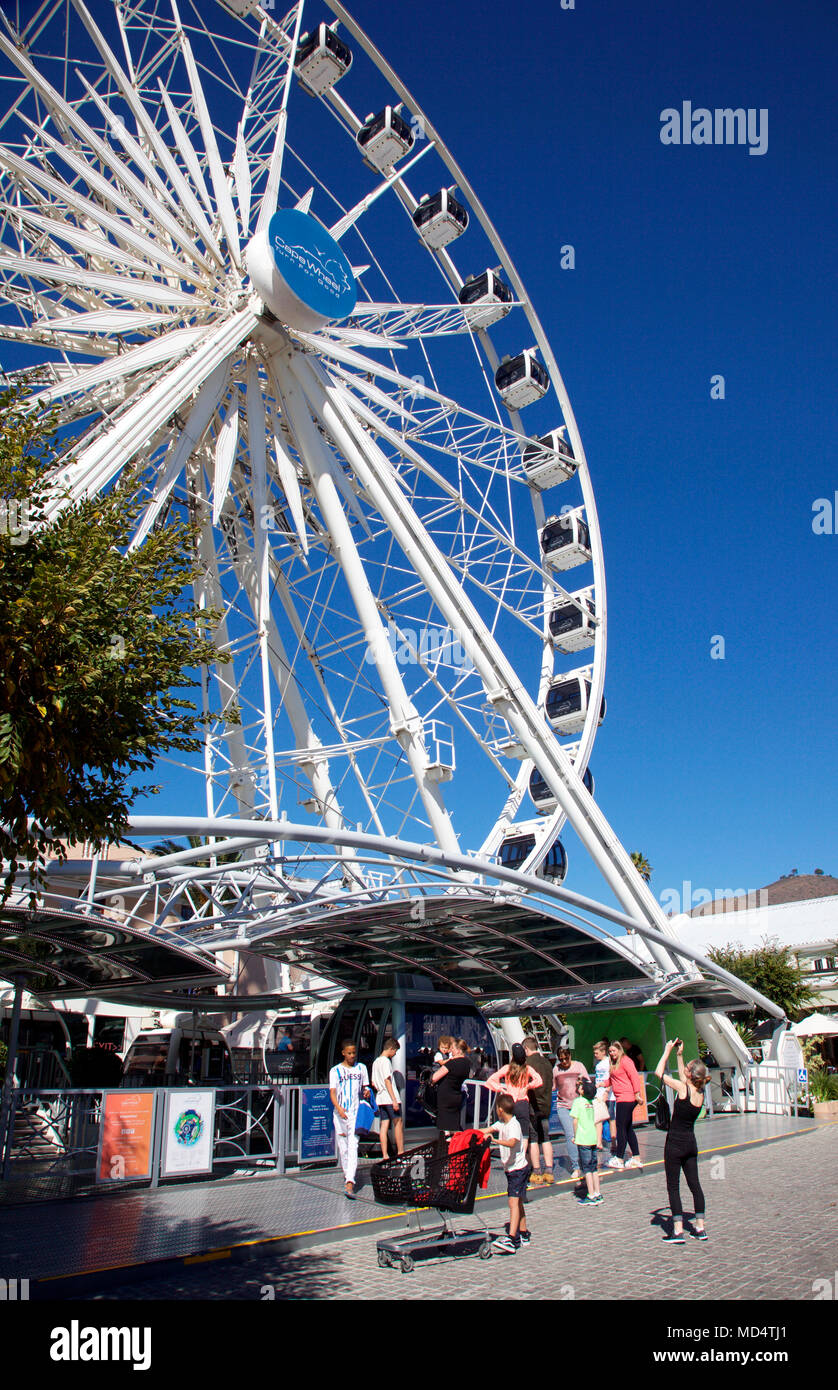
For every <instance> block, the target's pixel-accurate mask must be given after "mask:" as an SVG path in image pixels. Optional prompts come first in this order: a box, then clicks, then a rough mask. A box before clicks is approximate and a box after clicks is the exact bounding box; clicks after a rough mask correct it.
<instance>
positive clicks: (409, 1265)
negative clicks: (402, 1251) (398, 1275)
mask: <svg viewBox="0 0 838 1390" xmlns="http://www.w3.org/2000/svg"><path fill="white" fill-rule="evenodd" d="M413 1269H414V1264H413V1260H412V1258H411V1257H410V1255H402V1274H412V1273H413Z"/></svg>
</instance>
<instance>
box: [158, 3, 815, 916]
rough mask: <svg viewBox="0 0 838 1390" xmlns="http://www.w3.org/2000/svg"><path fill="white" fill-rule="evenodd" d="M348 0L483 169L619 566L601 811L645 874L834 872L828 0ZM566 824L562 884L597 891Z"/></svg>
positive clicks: (662, 882) (722, 878) (162, 801)
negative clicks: (753, 115) (822, 512)
mask: <svg viewBox="0 0 838 1390" xmlns="http://www.w3.org/2000/svg"><path fill="white" fill-rule="evenodd" d="M277 4H278V7H279V5H280V4H281V0H277ZM351 8H352V11H353V13H354V14H355V16H356V17H357V19H358V20H359V22H360V23H361V24H362V25H363V26H364V27H365V28H366V29H367V31H368V33H369V34H370V36H371V37H372V39H373V40H374V41H375V42H376V43H377V45H378V46H379V48H380V49H381V51H382V52H383V53H384V55H385V56H386V57H387V59H388V60H389V62H390V63H391V64H392V66H393V67H394V68H395V70H396V72H397V73H398V74H399V76H400V77H401V78H402V80H403V81H404V82H405V83H406V85H407V87H408V88H409V89H410V90H411V91H412V92H413V93H414V95H415V97H416V98H417V100H418V102H419V103H420V104H421V105H422V106H423V107H424V108H425V109H426V111H427V112H428V114H429V116H430V117H431V119H432V120H433V122H434V123H435V124H436V126H437V127H438V129H439V130H440V131H441V133H442V135H443V137H444V139H445V141H446V143H447V144H448V146H449V148H450V149H451V151H452V153H453V154H454V156H455V158H456V159H457V160H458V162H459V163H460V164H461V165H462V167H463V169H464V170H465V172H466V173H467V175H468V176H469V178H470V179H471V181H472V183H473V185H474V187H475V188H476V190H477V192H478V194H479V196H480V197H481V199H482V201H483V202H484V204H485V206H486V208H487V211H488V212H489V215H490V216H491V218H492V219H493V221H494V223H495V225H496V227H497V229H498V231H499V233H500V235H501V237H502V239H503V240H504V242H505V243H506V246H507V248H508V250H509V252H510V254H511V256H512V259H513V261H514V262H515V264H516V266H517V268H518V270H519V273H520V274H521V276H522V278H523V281H524V283H525V285H526V286H527V289H528V292H529V294H530V297H531V299H532V300H533V302H534V304H535V306H536V309H537V311H538V313H539V315H540V317H541V320H542V322H543V324H544V327H545V329H546V332H547V334H548V337H549V338H550V340H551V342H552V344H553V347H554V350H555V353H556V356H557V359H558V362H559V365H560V368H561V370H562V373H563V376H564V378H565V381H566V383H567V386H568V389H569V392H570V397H571V400H572V402H573V406H574V410H575V413H576V417H577V420H578V423H579V427H580V430H581V433H582V438H583V441H584V444H585V448H586V453H587V456H588V460H589V464H590V468H591V473H592V477H593V481H594V487H595V491H596V497H597V504H598V508H599V513H600V520H601V525H602V530H603V537H604V545H605V557H606V576H607V581H608V592H609V612H610V633H609V656H608V670H607V678H606V694H607V698H608V717H607V720H606V722H605V724H604V726H603V728H602V729H601V730H600V733H599V736H598V739H597V743H596V746H595V749H594V754H593V760H592V767H593V770H594V773H595V776H596V782H597V796H598V799H599V801H600V803H601V804H602V806H603V809H604V810H605V812H606V814H607V815H608V816H609V818H610V820H611V821H612V823H613V825H614V826H615V828H616V829H617V831H618V832H619V834H620V835H621V837H622V839H623V841H624V843H625V844H626V846H627V848H629V849H635V848H639V849H642V850H643V852H644V853H645V854H646V856H647V857H648V859H649V860H650V862H651V863H652V865H653V868H654V871H655V872H654V878H653V887H654V888H655V890H656V892H658V893H659V894H660V893H662V892H664V891H666V890H667V889H671V888H676V887H679V886H680V884H681V882H682V880H683V879H689V880H691V881H692V883H693V885H694V886H696V887H701V888H706V889H709V890H711V891H713V890H717V889H722V888H756V887H759V886H761V885H762V884H764V883H767V882H769V881H771V880H772V879H774V878H776V877H777V876H779V874H780V873H783V872H787V871H788V870H789V869H792V868H798V869H799V870H800V872H801V873H802V872H804V871H808V870H811V869H813V868H815V867H818V868H823V869H824V870H825V871H827V872H838V847H836V844H835V838H836V837H835V831H836V811H835V798H834V795H833V788H834V786H835V784H836V780H838V715H836V700H835V683H836V678H838V639H836V631H835V597H836V592H837V591H838V582H836V581H838V534H835V535H815V534H814V533H813V530H812V517H813V511H812V505H813V502H814V501H815V499H816V498H819V497H828V498H833V497H834V494H835V493H836V490H838V467H836V464H835V462H834V457H833V439H834V438H835V435H836V418H835V417H836V410H835V389H834V364H833V357H834V346H833V345H834V341H835V270H834V265H835V227H836V207H835V202H836V194H835V187H836V177H835V141H834V129H835V118H834V109H833V104H832V103H833V100H834V92H835V79H834V64H835V39H836V30H838V19H836V11H835V9H834V6H833V4H832V3H831V0H800V3H796V4H794V5H789V4H785V3H781V2H780V0H737V2H736V4H731V3H730V0H710V3H704V4H702V5H700V6H697V5H686V4H683V5H678V4H675V5H673V4H672V3H671V2H670V3H663V0H649V3H646V4H642V5H636V4H631V3H627V0H577V3H576V7H575V8H574V9H572V10H564V9H562V8H560V4H559V0H531V2H530V3H529V4H528V5H526V6H515V5H499V4H497V3H491V4H489V5H486V4H485V3H478V0H456V3H453V4H452V3H451V0H422V3H421V4H419V5H405V4H400V5H396V6H388V5H384V4H382V3H381V0H353V3H352V5H351ZM321 17H326V14H325V11H323V12H322V13H321V10H320V8H319V6H318V4H317V0H310V3H309V4H307V15H306V18H307V21H308V22H309V23H312V22H315V21H316V20H319V19H320V18H321ZM685 100H688V101H690V102H691V103H692V105H693V107H698V106H705V107H709V108H715V107H744V108H751V107H752V108H757V109H761V108H766V109H767V111H768V148H767V152H766V153H765V154H764V155H761V156H752V155H749V153H748V151H747V148H746V147H743V146H738V145H734V146H730V147H725V146H721V147H719V146H712V145H711V146H691V147H684V146H664V145H663V144H662V143H661V141H660V129H661V122H660V113H661V111H662V110H663V109H664V108H667V107H676V108H680V106H681V103H682V102H683V101H685ZM566 243H570V244H572V245H573V246H574V247H575V250H576V268H575V269H574V270H572V271H562V270H560V269H559V268H558V257H557V249H558V247H559V246H561V245H563V244H566ZM714 374H722V375H723V376H724V379H725V399H724V400H719V401H714V400H711V397H710V381H711V377H712V376H713V375H714ZM836 530H838V525H836ZM714 636H721V637H723V638H724V642H725V657H724V660H712V659H711V640H712V639H713V637H714ZM580 659H584V656H583V657H582V658H580ZM164 775H165V774H164ZM173 791H175V792H176V788H175V787H174V784H173V783H172V784H170V786H169V789H168V795H166V794H164V796H162V797H159V798H155V799H154V800H153V802H152V803H150V804H149V803H146V804H145V805H144V806H143V809H144V810H145V809H147V810H153V811H158V812H161V811H165V810H166V809H169V808H171V807H172V806H175V805H177V804H178V797H177V795H176V794H175V795H174V796H173V795H172V792H173ZM195 809H196V810H197V811H200V810H201V808H200V807H199V806H196V807H195ZM457 823H458V827H459V829H460V831H461V832H462V833H463V839H464V841H465V842H466V843H469V842H472V843H474V842H478V841H479V839H480V838H482V834H483V832H484V830H485V826H484V825H483V824H482V823H481V824H480V826H479V827H477V826H476V824H475V831H474V835H473V836H472V835H470V833H469V829H470V828H469V826H468V825H467V823H466V821H465V819H461V818H460V817H459V816H458V821H457ZM566 838H567V844H568V848H569V850H570V854H571V876H570V879H569V886H571V887H573V888H576V889H578V890H580V891H587V892H591V893H593V894H595V895H597V896H599V895H601V894H602V893H603V887H602V884H601V880H600V878H599V875H598V873H597V872H596V870H595V869H594V868H593V867H592V866H589V865H588V864H586V863H585V862H584V859H583V855H582V853H581V851H579V850H578V849H577V850H576V852H575V853H574V837H573V836H572V835H568V836H567V837H566Z"/></svg>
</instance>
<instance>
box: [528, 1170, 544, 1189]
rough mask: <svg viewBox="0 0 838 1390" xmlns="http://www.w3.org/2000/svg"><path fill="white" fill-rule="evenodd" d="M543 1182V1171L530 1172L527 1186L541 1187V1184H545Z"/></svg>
mask: <svg viewBox="0 0 838 1390" xmlns="http://www.w3.org/2000/svg"><path fill="white" fill-rule="evenodd" d="M543 1182H544V1175H543V1173H530V1177H529V1182H528V1183H527V1187H541V1185H542V1184H543Z"/></svg>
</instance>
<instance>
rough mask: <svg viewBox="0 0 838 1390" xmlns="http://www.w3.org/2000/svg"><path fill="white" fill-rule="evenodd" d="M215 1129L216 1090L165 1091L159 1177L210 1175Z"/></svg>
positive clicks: (188, 1087)
mask: <svg viewBox="0 0 838 1390" xmlns="http://www.w3.org/2000/svg"><path fill="white" fill-rule="evenodd" d="M214 1130H215V1091H196V1090H193V1088H192V1087H191V1086H187V1087H184V1088H183V1090H180V1089H179V1090H176V1091H167V1092H166V1123H165V1126H164V1133H163V1163H162V1167H161V1169H160V1173H161V1177H164V1178H172V1177H181V1176H185V1175H186V1174H189V1175H190V1176H192V1175H194V1174H197V1173H211V1172H212V1141H213V1134H214Z"/></svg>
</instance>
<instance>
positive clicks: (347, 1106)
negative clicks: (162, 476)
mask: <svg viewBox="0 0 838 1390" xmlns="http://www.w3.org/2000/svg"><path fill="white" fill-rule="evenodd" d="M341 1054H342V1056H343V1061H342V1062H338V1064H337V1066H336V1067H332V1070H331V1071H330V1072H329V1095H330V1096H331V1099H332V1105H333V1106H334V1115H333V1119H334V1124H335V1136H336V1138H337V1146H338V1158H339V1159H340V1166H341V1168H342V1169H343V1176H344V1179H345V1183H346V1195H347V1197H348V1198H349V1200H350V1201H352V1202H354V1200H355V1173H356V1170H357V1168H358V1136H357V1134H356V1133H355V1117H356V1115H357V1114H358V1106H359V1105H360V1104H361V1101H362V1100H369V1094H370V1079H369V1076H368V1074H367V1069H366V1067H365V1066H364V1064H363V1062H358V1063H357V1065H356V1062H355V1058H356V1056H357V1048H356V1047H355V1044H354V1043H353V1042H345V1043H343V1045H342V1046H341Z"/></svg>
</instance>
